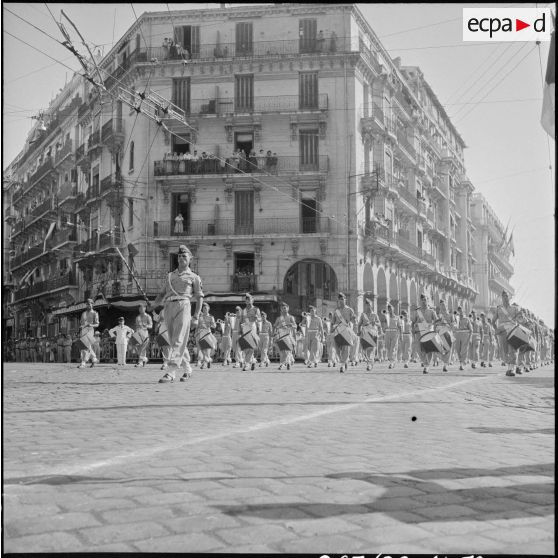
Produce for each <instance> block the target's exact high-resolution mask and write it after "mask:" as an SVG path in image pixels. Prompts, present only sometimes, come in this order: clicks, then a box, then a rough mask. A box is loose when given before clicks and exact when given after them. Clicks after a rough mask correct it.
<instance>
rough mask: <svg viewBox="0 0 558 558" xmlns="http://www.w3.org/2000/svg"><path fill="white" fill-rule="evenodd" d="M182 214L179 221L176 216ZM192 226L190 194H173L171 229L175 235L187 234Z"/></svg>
mask: <svg viewBox="0 0 558 558" xmlns="http://www.w3.org/2000/svg"><path fill="white" fill-rule="evenodd" d="M179 214H180V215H181V216H182V220H180V218H179V219H178V221H177V220H176V217H178V215H179ZM189 228H190V195H189V194H173V196H172V205H171V231H172V233H171V234H173V235H180V234H187V233H188V231H189Z"/></svg>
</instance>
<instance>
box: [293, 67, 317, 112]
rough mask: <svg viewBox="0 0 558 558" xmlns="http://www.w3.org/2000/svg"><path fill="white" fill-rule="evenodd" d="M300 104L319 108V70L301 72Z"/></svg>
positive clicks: (299, 78) (302, 106) (310, 107)
mask: <svg viewBox="0 0 558 558" xmlns="http://www.w3.org/2000/svg"><path fill="white" fill-rule="evenodd" d="M298 91H299V106H300V108H301V109H317V108H318V72H300V73H299V77H298Z"/></svg>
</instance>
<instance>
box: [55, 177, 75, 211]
mask: <svg viewBox="0 0 558 558" xmlns="http://www.w3.org/2000/svg"><path fill="white" fill-rule="evenodd" d="M77 194H78V191H77V184H76V183H75V182H65V183H64V184H62V186H60V190H59V191H58V195H57V197H58V207H60V208H66V209H68V210H69V211H71V210H72V209H73V208H74V207H75V201H76V199H77Z"/></svg>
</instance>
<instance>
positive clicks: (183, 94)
mask: <svg viewBox="0 0 558 558" xmlns="http://www.w3.org/2000/svg"><path fill="white" fill-rule="evenodd" d="M172 102H173V103H174V104H175V105H176V106H177V107H180V108H181V109H182V110H183V111H185V112H187V113H189V112H190V78H181V79H173V80H172Z"/></svg>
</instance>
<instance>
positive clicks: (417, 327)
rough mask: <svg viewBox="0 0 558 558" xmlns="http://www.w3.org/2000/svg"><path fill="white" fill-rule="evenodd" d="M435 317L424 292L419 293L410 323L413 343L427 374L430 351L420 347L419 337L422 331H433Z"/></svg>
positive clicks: (436, 317)
mask: <svg viewBox="0 0 558 558" xmlns="http://www.w3.org/2000/svg"><path fill="white" fill-rule="evenodd" d="M437 319H438V316H437V315H436V312H434V310H433V309H432V308H429V306H428V303H427V299H426V294H425V293H422V294H421V295H420V306H419V307H418V308H417V309H416V310H415V315H414V317H413V319H412V324H413V331H414V333H415V345H416V346H417V352H419V354H420V355H421V361H422V366H423V370H422V373H423V374H428V366H429V364H430V363H431V361H432V353H430V352H428V353H427V352H425V351H424V350H423V349H422V347H421V344H420V338H421V336H422V335H423V334H424V333H427V332H428V331H433V329H434V323H435V322H436V320H437Z"/></svg>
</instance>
